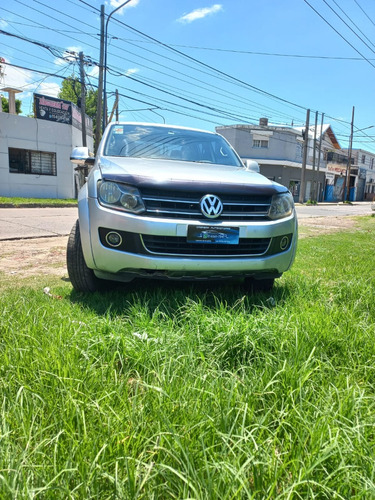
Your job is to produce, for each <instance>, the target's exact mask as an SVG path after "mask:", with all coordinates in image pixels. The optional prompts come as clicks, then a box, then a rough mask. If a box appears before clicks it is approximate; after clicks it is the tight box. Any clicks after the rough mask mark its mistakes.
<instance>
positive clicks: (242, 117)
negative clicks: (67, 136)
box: [0, 0, 375, 152]
mask: <svg viewBox="0 0 375 500" xmlns="http://www.w3.org/2000/svg"><path fill="white" fill-rule="evenodd" d="M102 3H103V2H102V1H100V0H87V1H83V0H59V2H56V3H52V2H48V1H47V0H6V2H4V3H3V5H4V7H2V9H1V11H0V29H1V30H2V31H3V32H6V33H7V34H4V33H0V57H3V58H4V59H5V61H6V62H7V63H9V65H6V66H5V76H4V77H3V80H2V82H1V86H8V85H9V86H16V87H17V88H19V89H22V90H23V92H22V93H21V94H18V96H19V97H20V98H21V99H22V101H23V106H22V110H23V114H30V113H31V112H32V104H31V103H32V100H31V96H32V93H33V92H38V93H42V94H47V95H57V92H58V90H59V87H60V85H61V81H62V80H61V79H60V78H58V77H56V76H48V74H55V75H59V76H70V75H72V74H74V75H77V76H78V75H79V68H78V64H77V58H76V55H77V54H78V52H79V51H83V52H84V54H85V56H86V57H87V58H91V60H92V61H93V65H92V66H87V67H86V68H85V70H86V73H87V77H88V80H87V81H88V83H89V84H91V85H92V86H93V88H95V86H96V85H97V83H98V80H97V75H98V67H97V63H98V62H99V36H98V34H99V31H100V19H99V10H100V5H101V4H102ZM121 3H123V2H121V1H120V2H119V1H117V0H111V1H110V2H107V3H106V4H105V11H106V14H109V13H110V12H112V11H113V10H114V9H115V8H116V7H118V6H119V5H120V4H121ZM9 34H12V35H15V36H9ZM23 38H26V40H24V39H23ZM10 64H11V65H13V66H10ZM15 66H20V67H22V68H28V69H27V70H25V69H22V68H19V67H15ZM108 68H109V71H108V73H107V90H108V92H109V94H110V95H109V108H111V107H112V104H113V100H114V98H113V92H114V91H115V89H118V91H119V93H120V111H121V115H120V118H121V119H123V120H131V121H148V122H157V123H162V122H163V121H164V120H165V121H166V122H167V123H171V124H176V125H185V126H193V127H197V128H203V129H208V130H214V128H215V126H218V125H230V124H235V123H236V124H238V123H247V124H254V123H258V120H259V118H260V117H267V118H268V119H269V122H270V123H272V124H287V125H291V124H292V123H293V125H295V126H301V125H303V123H304V122H305V117H306V109H307V108H310V109H311V122H310V123H311V124H314V121H315V112H316V111H318V112H319V116H318V123H320V120H321V113H325V120H324V121H325V123H330V124H331V125H332V128H333V130H334V132H335V134H336V136H337V138H338V140H339V142H340V144H341V146H342V147H347V146H348V141H349V134H350V121H351V114H352V107H353V106H355V121H354V123H355V126H354V130H355V134H354V147H357V148H362V149H366V150H368V151H372V152H375V142H374V139H375V99H374V91H375V84H374V82H375V1H374V0H262V1H259V0H258V1H255V0H247V1H245V0H222V1H220V0H217V1H215V0H214V1H209V0H131V1H130V2H129V4H128V5H127V6H126V8H124V9H122V10H119V11H117V12H116V13H115V14H114V15H113V16H112V18H111V20H110V22H109V29H108ZM32 70H38V71H41V72H45V73H47V74H42V73H37V72H35V71H32ZM362 129H365V130H362Z"/></svg>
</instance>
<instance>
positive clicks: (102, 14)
mask: <svg viewBox="0 0 375 500" xmlns="http://www.w3.org/2000/svg"><path fill="white" fill-rule="evenodd" d="M104 18H105V7H104V5H101V6H100V60H99V83H98V100H97V105H96V130H95V154H96V152H97V150H98V147H99V142H100V139H101V136H102V134H101V131H102V106H103V71H104V21H105V19H104Z"/></svg>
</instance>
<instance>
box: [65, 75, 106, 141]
mask: <svg viewBox="0 0 375 500" xmlns="http://www.w3.org/2000/svg"><path fill="white" fill-rule="evenodd" d="M58 97H60V99H65V100H66V101H71V102H73V103H74V104H76V105H77V106H78V107H80V106H81V83H80V81H79V80H78V78H76V77H74V76H71V77H69V78H65V80H63V82H62V84H61V90H60V92H59V95H58ZM97 102H98V91H97V90H92V89H89V90H88V91H86V114H87V115H88V116H89V117H90V118H92V120H93V128H94V134H95V128H96V108H97Z"/></svg>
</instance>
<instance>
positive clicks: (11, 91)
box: [0, 87, 22, 115]
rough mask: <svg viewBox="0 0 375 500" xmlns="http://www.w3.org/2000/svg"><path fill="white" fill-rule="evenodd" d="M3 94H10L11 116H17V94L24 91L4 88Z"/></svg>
mask: <svg viewBox="0 0 375 500" xmlns="http://www.w3.org/2000/svg"><path fill="white" fill-rule="evenodd" d="M0 90H2V91H3V92H8V96H9V114H10V115H15V114H16V94H17V93H18V92H22V90H18V89H14V88H12V87H4V88H2V89H0Z"/></svg>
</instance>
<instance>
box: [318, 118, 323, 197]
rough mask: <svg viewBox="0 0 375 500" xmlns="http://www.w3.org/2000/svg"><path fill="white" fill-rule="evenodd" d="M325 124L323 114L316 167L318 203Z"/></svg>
mask: <svg viewBox="0 0 375 500" xmlns="http://www.w3.org/2000/svg"><path fill="white" fill-rule="evenodd" d="M323 123H324V113H322V121H321V122H320V136H319V148H318V165H317V167H316V179H317V181H316V185H317V197H316V201H319V189H318V188H319V167H320V155H321V153H322V140H323V137H322V136H323Z"/></svg>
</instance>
